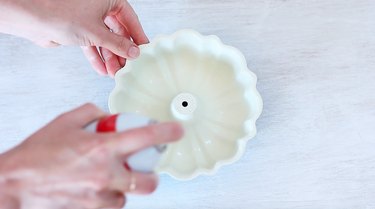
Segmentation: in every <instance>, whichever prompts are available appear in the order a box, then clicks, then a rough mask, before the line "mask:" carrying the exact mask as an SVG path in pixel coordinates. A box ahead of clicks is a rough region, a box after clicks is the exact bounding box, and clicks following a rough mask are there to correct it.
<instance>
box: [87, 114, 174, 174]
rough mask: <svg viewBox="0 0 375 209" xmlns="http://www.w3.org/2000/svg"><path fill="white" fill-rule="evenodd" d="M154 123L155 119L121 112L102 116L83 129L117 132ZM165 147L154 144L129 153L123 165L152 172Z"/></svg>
mask: <svg viewBox="0 0 375 209" xmlns="http://www.w3.org/2000/svg"><path fill="white" fill-rule="evenodd" d="M155 123H157V122H156V121H155V120H153V119H150V118H148V117H145V116H142V115H138V114H134V113H121V114H115V115H109V116H106V117H103V118H101V119H99V120H97V121H94V122H92V123H90V124H89V125H88V126H86V128H85V129H86V130H87V131H91V132H97V133H100V132H119V131H126V130H129V129H133V128H141V127H144V126H148V125H151V124H155ZM166 148H167V147H166V145H155V146H152V147H148V148H146V149H143V150H141V151H139V152H136V153H134V154H132V155H130V156H129V157H128V158H127V160H126V162H124V165H125V167H126V168H127V169H129V170H132V171H138V172H143V173H149V172H154V170H155V167H156V165H157V164H158V162H159V159H160V157H161V155H162V154H163V152H164V151H165V150H166Z"/></svg>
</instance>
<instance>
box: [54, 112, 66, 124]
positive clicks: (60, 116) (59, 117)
mask: <svg viewBox="0 0 375 209" xmlns="http://www.w3.org/2000/svg"><path fill="white" fill-rule="evenodd" d="M69 119H70V114H69V112H66V113H63V114H60V115H58V116H57V117H56V118H55V121H58V122H64V121H67V120H69Z"/></svg>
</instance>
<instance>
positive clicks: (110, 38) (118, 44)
mask: <svg viewBox="0 0 375 209" xmlns="http://www.w3.org/2000/svg"><path fill="white" fill-rule="evenodd" d="M94 44H95V45H96V46H100V47H103V48H107V49H108V50H110V51H112V52H113V53H115V54H116V55H118V56H120V57H124V58H128V59H135V58H137V57H138V56H139V53H140V50H139V47H138V46H137V45H136V44H135V43H133V42H132V41H131V40H129V39H128V38H127V37H125V36H122V35H117V34H115V33H112V32H111V31H109V30H108V29H107V28H106V29H103V30H101V31H100V32H99V33H98V34H97V40H96V41H94Z"/></svg>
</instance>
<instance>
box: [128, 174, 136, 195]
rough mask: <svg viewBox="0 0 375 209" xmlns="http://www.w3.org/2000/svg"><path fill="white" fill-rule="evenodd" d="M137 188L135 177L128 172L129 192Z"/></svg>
mask: <svg viewBox="0 0 375 209" xmlns="http://www.w3.org/2000/svg"><path fill="white" fill-rule="evenodd" d="M136 188H137V184H136V179H135V177H134V175H133V174H130V184H129V192H132V191H134V190H135V189H136Z"/></svg>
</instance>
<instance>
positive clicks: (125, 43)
mask: <svg viewBox="0 0 375 209" xmlns="http://www.w3.org/2000/svg"><path fill="white" fill-rule="evenodd" d="M127 48H128V41H127V40H126V39H125V38H121V39H120V41H119V43H118V45H117V49H118V50H120V51H121V50H126V49H127Z"/></svg>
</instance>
